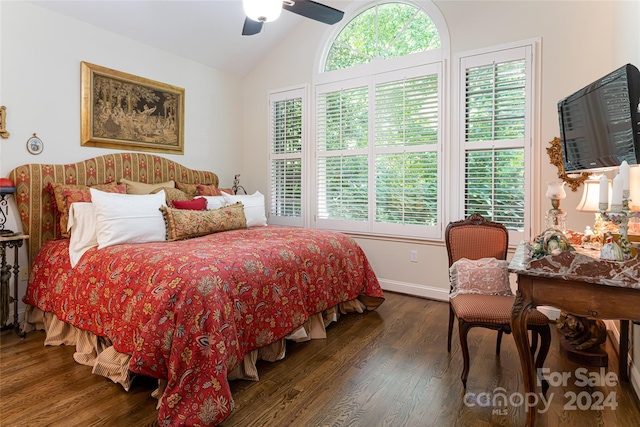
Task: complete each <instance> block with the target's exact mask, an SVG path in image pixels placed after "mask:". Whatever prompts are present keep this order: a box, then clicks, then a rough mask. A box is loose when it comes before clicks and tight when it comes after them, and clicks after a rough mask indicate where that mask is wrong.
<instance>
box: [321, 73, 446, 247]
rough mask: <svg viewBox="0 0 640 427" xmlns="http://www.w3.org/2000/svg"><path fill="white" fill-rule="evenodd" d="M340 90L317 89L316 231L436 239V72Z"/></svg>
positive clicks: (387, 76)
mask: <svg viewBox="0 0 640 427" xmlns="http://www.w3.org/2000/svg"><path fill="white" fill-rule="evenodd" d="M349 83H351V85H348V84H349ZM340 84H341V85H342V86H343V87H340V88H336V87H335V86H336V85H335V84H330V85H324V86H319V87H318V88H317V98H316V114H317V125H316V126H317V139H318V150H317V153H316V157H317V176H318V198H317V220H318V226H320V227H327V228H336V229H343V230H347V231H363V232H373V233H376V234H389V235H399V236H409V237H439V235H438V234H439V225H440V205H441V203H440V200H439V194H440V179H439V175H440V172H439V162H440V159H439V155H438V151H439V150H441V143H440V140H441V136H440V134H441V132H440V129H441V126H442V125H441V114H440V111H439V109H440V103H441V96H442V95H441V91H442V90H441V72H440V64H434V65H431V66H423V67H416V68H411V69H406V70H402V71H401V72H398V71H396V72H390V73H381V74H378V75H374V76H371V77H370V78H367V79H359V80H355V81H352V82H341V83H340Z"/></svg>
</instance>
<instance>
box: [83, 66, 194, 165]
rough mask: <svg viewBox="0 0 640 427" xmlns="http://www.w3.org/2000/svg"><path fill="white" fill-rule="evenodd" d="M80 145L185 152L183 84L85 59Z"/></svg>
mask: <svg viewBox="0 0 640 427" xmlns="http://www.w3.org/2000/svg"><path fill="white" fill-rule="evenodd" d="M81 75H82V89H81V91H82V113H81V114H82V117H81V124H80V135H81V141H80V145H82V146H89V147H102V148H113V149H121V150H133V151H153V152H160V153H172V154H184V89H183V88H179V87H176V86H172V85H169V84H166V83H160V82H157V81H154V80H150V79H145V78H143V77H138V76H134V75H132V74H127V73H123V72H121V71H116V70H112V69H110V68H106V67H101V66H99V65H95V64H90V63H88V62H84V61H83V62H82V64H81Z"/></svg>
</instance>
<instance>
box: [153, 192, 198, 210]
mask: <svg viewBox="0 0 640 427" xmlns="http://www.w3.org/2000/svg"><path fill="white" fill-rule="evenodd" d="M160 191H164V196H165V199H166V200H165V202H166V203H167V206H169V207H173V202H175V201H177V200H191V198H190V197H189V196H188V195H187V193H185V192H184V191H182V190H178V189H177V188H172V187H161V188H156V189H155V190H153V191H152V192H151V194H156V193H159V192H160Z"/></svg>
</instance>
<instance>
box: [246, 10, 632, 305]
mask: <svg viewBox="0 0 640 427" xmlns="http://www.w3.org/2000/svg"><path fill="white" fill-rule="evenodd" d="M435 3H436V5H437V6H438V7H439V8H440V10H441V12H442V14H443V15H444V18H445V20H446V22H447V25H448V26H449V34H450V39H451V57H452V58H453V57H454V55H455V53H458V52H462V51H467V50H473V49H478V48H483V47H488V46H493V45H499V44H504V43H510V42H514V41H520V40H526V39H532V38H536V37H541V38H542V49H541V71H542V78H541V92H540V106H539V108H540V124H539V128H538V129H537V130H536V132H537V135H538V140H536V141H535V147H536V148H535V150H534V152H535V157H536V159H535V162H536V163H535V164H534V175H535V176H536V177H539V180H538V181H537V182H536V183H535V184H536V185H535V187H536V188H535V192H534V199H535V200H536V205H535V211H536V213H537V216H538V218H540V219H539V221H538V223H537V224H534V227H535V230H533V234H535V233H537V232H539V231H541V229H542V227H543V225H544V224H543V221H544V212H545V211H546V210H548V209H550V208H551V205H550V202H549V201H548V200H546V199H544V192H545V190H546V183H547V182H548V181H552V180H556V179H557V178H556V173H557V170H556V169H555V167H553V166H551V165H550V164H549V157H548V155H547V153H546V147H547V146H548V142H549V141H551V140H552V139H553V138H554V137H556V136H558V135H559V129H558V118H557V107H556V104H557V102H558V100H560V99H562V98H564V97H565V96H567V95H569V94H571V93H572V92H574V91H576V90H578V89H579V88H581V87H582V86H584V85H586V84H588V83H590V82H592V81H594V80H595V79H597V78H599V77H601V76H603V75H605V74H607V73H608V72H610V71H612V70H613V69H614V67H615V66H616V65H617V63H618V62H621V63H625V62H632V61H633V58H632V57H631V56H632V55H631V54H630V53H629V52H628V51H627V50H628V49H630V50H633V46H630V47H629V48H628V49H627V48H625V49H622V48H620V49H619V52H618V53H615V55H616V61H617V62H616V61H614V58H613V55H614V51H615V49H612V46H613V45H614V27H615V28H616V29H617V30H618V31H621V30H620V28H619V27H617V25H618V23H617V22H616V23H615V25H614V3H615V4H616V9H615V14H616V17H618V16H626V14H627V9H628V8H631V7H635V6H631V5H630V4H631V3H632V2H609V1H602V2H598V1H583V2H582V1H572V2H538V1H508V2H506V1H496V2H492V1H436V2H435ZM332 5H335V6H336V7H341V8H342V9H343V10H344V9H345V8H347V7H349V3H348V2H339V3H338V2H334V3H332ZM352 6H353V5H352ZM616 19H617V18H616ZM627 21H628V24H627V29H626V30H624V31H625V32H622V33H620V36H616V38H617V37H623V36H625V35H626V32H628V31H629V30H630V29H631V28H635V27H633V25H632V23H633V22H632V19H631V18H627ZM328 31H331V28H329V27H322V25H320V24H317V23H314V22H311V21H309V22H305V23H304V24H302V25H300V27H298V28H297V30H296V31H295V32H293V33H292V34H291V36H290V37H289V38H288V39H287V40H285V41H284V42H283V43H282V44H281V45H280V46H278V48H277V49H275V50H274V51H273V52H271V53H270V54H269V57H268V58H267V59H266V60H265V61H263V62H262V63H261V64H260V65H259V66H258V67H256V68H255V69H254V70H253V71H252V72H251V73H250V74H249V75H248V76H247V77H246V79H245V92H244V105H245V106H244V114H245V118H246V121H247V123H252V126H251V128H247V130H246V132H245V135H244V141H245V152H247V153H249V152H250V153H256V156H255V157H253V158H252V159H247V163H245V175H243V182H244V183H245V184H246V185H247V186H248V187H249V188H252V189H257V190H260V191H262V192H264V191H266V189H267V168H268V164H267V161H266V158H267V155H268V151H267V150H268V141H267V91H268V90H271V89H278V88H282V87H289V86H292V85H295V84H310V85H311V83H312V79H313V65H314V59H315V55H316V53H317V51H318V50H319V49H321V48H322V46H321V43H322V41H323V38H324V37H325V35H326V33H327V32H328ZM636 38H637V37H636ZM636 43H637V42H636ZM635 49H636V51H634V55H636V54H637V45H636V47H635ZM635 62H636V64H637V65H640V60H638V59H637V58H636V59H635ZM450 68H451V67H450ZM450 71H451V78H452V77H453V71H452V70H450ZM568 193H569V194H568V197H567V199H565V200H564V201H563V203H562V207H563V208H564V209H565V210H566V211H567V212H568V215H569V225H570V226H571V227H574V228H575V229H576V230H582V229H584V227H585V225H587V224H589V223H591V222H592V221H593V215H592V214H584V213H579V212H576V211H575V206H576V205H577V204H578V202H579V200H580V196H581V191H578V192H576V193H572V192H571V191H568ZM445 215H446V212H445ZM454 219H459V218H447V220H454ZM358 242H359V243H360V244H361V245H362V246H363V248H364V250H365V252H366V253H367V256H368V257H369V259H370V261H371V263H372V265H373V268H374V270H375V271H376V273H377V274H378V276H379V278H380V280H381V282H382V283H383V287H385V289H393V290H399V291H404V292H409V293H413V294H417V295H423V296H428V297H433V298H441V299H446V296H447V292H448V287H449V284H448V275H447V268H446V266H447V256H446V249H445V247H444V245H443V244H442V242H429V243H427V242H422V243H420V242H406V241H405V242H402V241H385V240H373V239H362V238H359V239H358ZM513 243H517V242H513ZM411 250H417V251H418V263H417V264H416V263H411V262H410V261H409V253H410V251H411Z"/></svg>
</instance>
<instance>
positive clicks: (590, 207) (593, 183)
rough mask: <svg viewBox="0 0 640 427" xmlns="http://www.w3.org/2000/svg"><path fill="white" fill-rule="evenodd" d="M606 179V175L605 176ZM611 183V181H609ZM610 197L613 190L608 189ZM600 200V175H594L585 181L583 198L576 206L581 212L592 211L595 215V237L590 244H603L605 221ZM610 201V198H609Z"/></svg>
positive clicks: (596, 245) (594, 245)
mask: <svg viewBox="0 0 640 427" xmlns="http://www.w3.org/2000/svg"><path fill="white" fill-rule="evenodd" d="M605 179H606V177H605ZM609 185H611V183H609ZM607 194H608V195H609V196H608V198H609V199H611V197H610V195H611V191H608V192H607ZM599 202H600V176H599V175H597V176H596V175H594V176H592V177H591V178H590V179H588V180H586V181H585V182H584V187H583V190H582V199H580V202H579V203H578V205H577V206H576V210H578V211H580V212H592V213H593V214H594V215H595V222H594V224H593V234H594V236H595V239H594V241H593V242H591V245H590V246H593V247H599V246H601V239H602V233H603V232H604V221H603V220H602V216H601V215H600V212H599V211H600V209H599V206H598V205H599ZM609 203H610V200H609Z"/></svg>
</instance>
